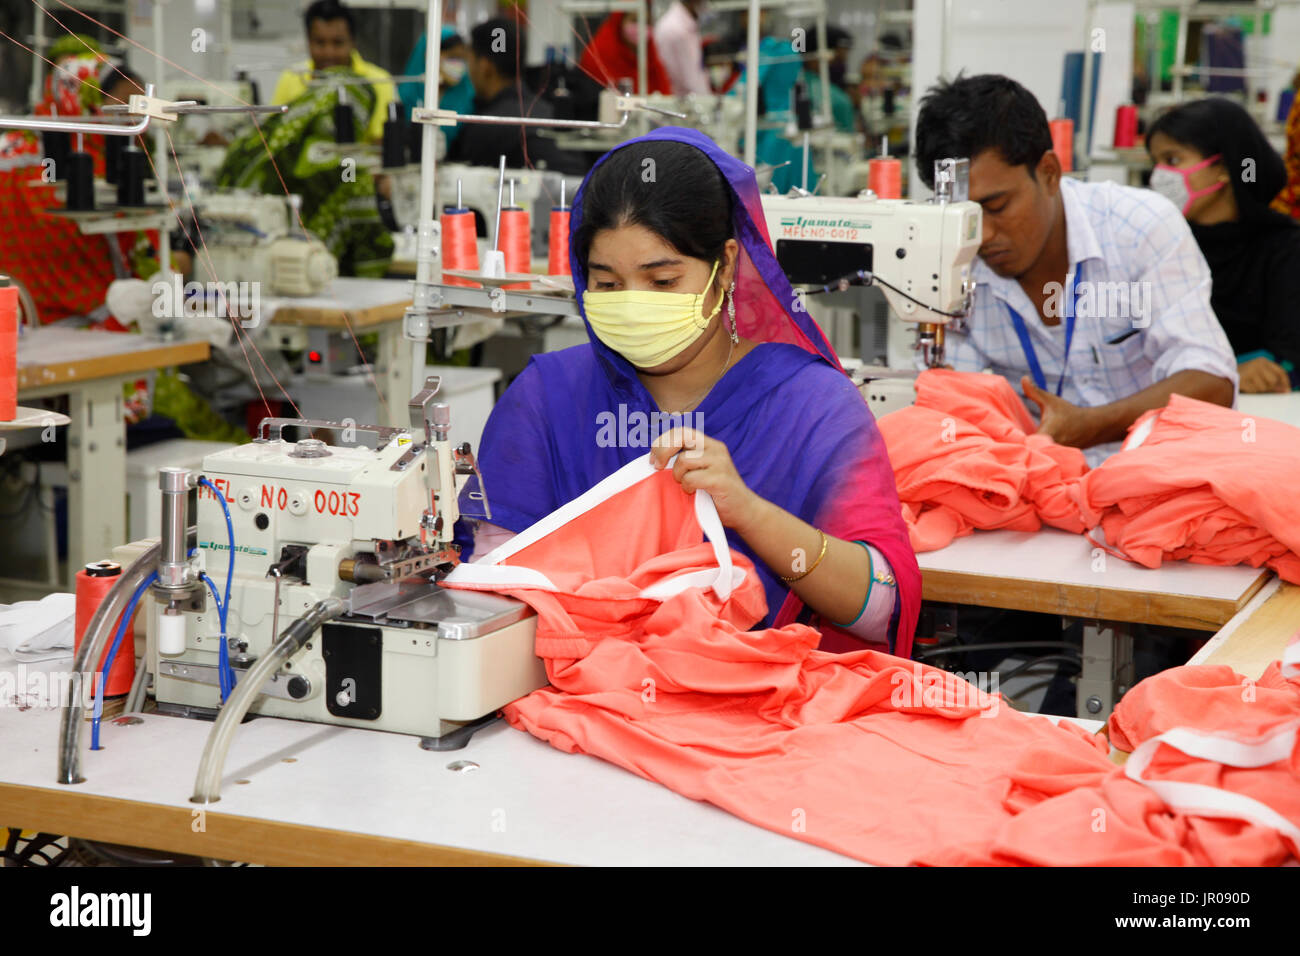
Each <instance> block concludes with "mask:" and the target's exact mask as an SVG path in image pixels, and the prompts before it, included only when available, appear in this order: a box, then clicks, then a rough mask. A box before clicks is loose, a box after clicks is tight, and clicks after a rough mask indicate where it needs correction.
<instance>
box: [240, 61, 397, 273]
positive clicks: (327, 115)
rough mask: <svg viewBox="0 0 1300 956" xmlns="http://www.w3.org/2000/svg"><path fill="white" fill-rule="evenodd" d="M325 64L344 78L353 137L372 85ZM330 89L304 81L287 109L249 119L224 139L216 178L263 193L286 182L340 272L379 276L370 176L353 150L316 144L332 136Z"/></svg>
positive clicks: (384, 234) (381, 255)
mask: <svg viewBox="0 0 1300 956" xmlns="http://www.w3.org/2000/svg"><path fill="white" fill-rule="evenodd" d="M328 72H330V73H335V74H339V75H340V76H341V77H343V78H345V79H344V81H343V88H344V89H345V90H346V91H347V96H348V101H349V102H350V103H351V104H352V109H353V126H354V136H355V139H356V140H357V141H358V142H359V141H360V140H361V139H362V137H363V136H364V134H365V128H366V122H367V118H368V117H369V116H370V111H371V109H372V108H373V106H374V101H375V92H374V87H373V86H372V85H370V84H368V83H353V82H347V79H346V78H352V79H355V78H356V76H355V74H353V73H352V72H351V71H349V70H347V69H346V68H343V67H340V68H338V69H336V70H330V71H328ZM336 90H337V86H335V85H333V84H330V85H327V86H316V87H311V88H310V89H309V90H308V91H307V92H306V93H304V94H303V95H302V96H300V97H299V98H298V99H296V100H294V101H293V102H292V103H290V104H289V111H288V112H287V113H280V114H274V115H272V116H270V117H268V118H266V119H264V120H259V121H258V122H259V123H260V124H261V131H260V132H259V131H258V129H257V128H256V126H255V127H254V128H253V129H250V130H249V132H248V133H247V134H246V135H245V136H243V137H241V138H240V139H238V140H236V141H235V142H234V143H233V144H231V146H230V149H229V150H228V151H227V152H226V158H225V160H224V161H223V162H222V164H221V169H220V171H219V172H218V173H217V186H218V187H219V188H231V187H235V188H240V189H250V190H254V191H257V192H264V193H282V192H284V190H285V189H286V188H287V189H288V191H289V192H290V193H297V194H298V195H299V196H301V197H302V222H303V225H304V226H306V227H307V229H308V231H310V232H311V233H313V234H314V235H316V236H318V237H320V239H321V241H322V242H324V243H325V245H326V246H327V247H328V248H329V250H330V252H332V253H333V254H334V255H335V256H336V257H338V260H339V274H340V275H353V276H369V277H378V276H382V275H384V273H385V271H386V270H387V269H388V260H389V259H390V258H391V257H392V254H393V239H392V236H390V235H389V233H388V230H387V229H385V228H384V225H383V222H382V221H381V220H380V218H379V211H378V209H377V207H376V205H375V184H374V179H373V178H372V177H371V175H370V173H369V172H368V171H367V170H366V169H365V168H363V166H362V164H361V163H360V161H359V160H360V156H359V155H358V156H357V157H347V156H346V155H344V156H342V157H340V156H339V155H338V151H337V150H331V149H329V148H325V149H322V148H321V147H322V145H324V146H326V147H328V146H329V145H331V144H333V142H334V104H335V103H336V102H338V95H337V92H336ZM263 137H265V143H263ZM268 147H269V153H268ZM272 156H274V157H275V163H274V164H272V162H271V157H272ZM277 167H278V170H279V172H278V173H277ZM281 177H283V178H284V183H283V185H281V182H280V179H281Z"/></svg>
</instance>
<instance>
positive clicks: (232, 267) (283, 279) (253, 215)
mask: <svg viewBox="0 0 1300 956" xmlns="http://www.w3.org/2000/svg"><path fill="white" fill-rule="evenodd" d="M299 205H300V199H299V197H298V196H271V195H263V194H260V193H250V192H244V191H242V190H230V191H227V192H220V193H205V194H204V195H203V196H202V197H201V198H198V199H196V200H195V202H194V206H195V211H196V212H197V213H198V216H199V219H200V221H201V222H202V223H203V230H204V239H205V243H206V249H207V253H208V255H207V257H206V258H205V257H200V258H199V259H198V260H197V261H196V266H195V268H196V271H197V272H215V273H216V274H215V275H209V276H208V278H209V279H210V280H211V281H220V282H250V283H252V282H256V283H259V284H260V287H261V289H262V290H263V292H265V293H266V294H269V295H316V294H317V293H319V292H321V291H322V290H323V289H324V288H325V287H326V286H327V285H329V284H330V283H331V282H333V281H334V279H335V277H336V276H337V275H338V271H339V269H338V260H336V259H335V258H334V256H333V255H332V254H331V253H330V251H329V249H327V248H326V247H325V244H324V243H323V242H321V241H320V240H319V239H318V238H316V237H315V236H313V235H311V234H310V233H305V232H303V231H302V230H301V229H300V228H299V227H298V207H299ZM206 259H210V260H211V269H210V270H209V268H208V263H207V261H206Z"/></svg>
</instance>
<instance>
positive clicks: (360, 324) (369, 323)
mask: <svg viewBox="0 0 1300 956" xmlns="http://www.w3.org/2000/svg"><path fill="white" fill-rule="evenodd" d="M414 304H415V300H414V299H407V300H404V301H402V302H392V303H388V304H386V305H372V306H370V307H369V308H366V309H361V310H357V311H354V310H351V309H339V308H330V309H321V308H316V307H314V306H307V307H303V306H294V305H290V306H284V307H281V308H279V309H276V310H275V315H273V316H272V317H271V324H272V325H297V326H302V327H305V328H318V329H344V328H349V327H351V328H353V329H369V328H372V327H374V326H376V325H383V324H384V323H386V322H396V321H397V320H398V319H400V318H402V316H404V315H406V310H407V309H408V308H409V307H410V306H412V305H414Z"/></svg>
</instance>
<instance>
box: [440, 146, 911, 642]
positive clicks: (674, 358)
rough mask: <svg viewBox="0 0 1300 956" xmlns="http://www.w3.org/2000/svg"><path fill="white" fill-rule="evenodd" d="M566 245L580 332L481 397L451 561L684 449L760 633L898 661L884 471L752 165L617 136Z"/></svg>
mask: <svg viewBox="0 0 1300 956" xmlns="http://www.w3.org/2000/svg"><path fill="white" fill-rule="evenodd" d="M569 248H570V256H571V265H572V270H573V277H574V284H575V287H576V292H577V297H578V302H579V304H580V307H581V310H582V313H583V317H584V318H585V320H586V322H587V326H588V330H589V333H590V337H591V342H590V344H588V345H584V346H578V347H575V348H571V349H566V350H564V351H562V352H554V353H550V354H546V355H537V356H534V357H533V359H532V361H531V362H530V363H529V366H528V367H527V368H526V369H525V370H524V371H523V372H522V373H521V374H520V375H519V377H518V378H517V379H516V380H515V381H514V382H513V383H512V384H511V386H510V388H509V389H508V390H507V391H506V393H505V395H503V396H502V398H501V401H500V402H498V403H497V406H496V408H495V409H494V410H493V412H492V416H491V418H490V419H489V420H488V424H487V428H486V430H485V432H484V436H483V443H482V448H481V449H480V455H479V467H480V469H481V470H482V472H483V477H484V484H485V485H486V487H487V489H488V493H489V496H490V500H491V505H492V523H493V525H494V526H496V527H495V528H491V527H488V528H486V529H485V527H484V526H482V525H480V527H479V536H478V537H477V539H476V538H474V537H473V534H472V530H471V529H470V528H468V527H465V528H462V529H460V531H461V533H460V540H461V542H462V546H463V547H464V548H465V549H466V552H465V553H466V555H469V554H470V551H471V549H474V550H483V549H484V548H485V547H490V546H491V545H494V544H496V543H498V542H499V541H500V538H501V537H502V536H503V535H507V534H509V533H510V532H515V533H517V532H519V531H522V530H524V529H525V528H527V527H528V526H530V525H531V524H533V523H535V522H536V521H537V520H538V519H540V518H542V517H544V516H545V515H547V514H549V513H550V512H552V511H554V510H555V509H556V508H558V507H560V506H561V505H562V504H564V503H565V502H567V501H570V500H572V499H573V498H575V497H577V496H578V495H580V494H582V493H583V492H585V491H587V490H588V489H589V488H590V487H591V486H593V485H594V484H596V483H597V482H598V481H600V480H601V479H603V478H605V477H607V476H608V475H610V474H612V473H613V472H615V471H616V470H618V469H619V468H620V467H622V466H623V465H625V464H627V463H628V462H629V461H631V460H632V459H634V458H637V457H639V456H641V455H645V454H647V453H649V454H650V455H651V458H652V461H654V462H655V463H656V465H657V466H659V467H663V466H664V465H666V464H667V462H668V461H669V459H671V458H672V457H673V455H674V454H676V453H677V452H679V451H683V452H685V453H683V454H680V455H678V456H677V459H676V462H675V463H674V466H673V474H674V476H675V477H676V478H677V480H678V481H679V482H680V483H681V485H682V487H683V488H684V489H686V490H687V491H690V492H695V491H699V490H704V491H707V492H709V494H710V495H711V496H712V498H713V500H714V502H715V504H716V505H717V510H718V514H719V517H720V518H721V519H722V522H723V524H724V525H725V526H726V527H727V529H728V539H729V541H730V543H731V546H732V547H733V548H736V549H737V550H739V551H741V552H743V553H744V554H746V555H747V556H748V557H750V558H751V559H752V560H753V561H754V564H755V567H756V569H757V570H758V573H759V575H760V577H761V578H762V580H763V584H764V590H765V592H766V595H767V601H768V614H767V617H766V618H765V619H764V621H762V622H760V624H759V626H783V625H785V624H788V623H791V622H792V621H796V620H800V621H808V622H811V623H813V624H814V625H815V626H818V627H820V628H821V630H822V633H823V640H822V645H821V646H822V648H823V649H827V650H851V649H860V648H862V647H864V646H875V647H877V648H884V647H886V646H888V647H889V648H890V649H892V650H893V652H894V653H897V654H899V655H901V656H907V655H908V654H909V653H910V650H911V642H912V633H913V631H914V629H915V625H916V615H917V611H918V608H919V605H920V589H921V588H920V572H919V571H918V570H917V565H916V558H915V556H914V555H913V553H912V550H911V547H910V545H909V544H908V540H907V532H906V529H905V527H904V525H903V522H902V518H901V514H900V509H899V503H898V495H897V492H896V490H895V488H894V479H893V471H892V469H891V468H890V465H889V459H888V457H887V455H886V452H885V449H884V445H883V443H882V442H881V439H880V436H879V433H878V432H877V431H876V427H875V422H874V420H873V419H872V417H871V413H870V412H869V411H868V409H867V407H866V403H865V402H864V401H863V399H862V397H861V395H860V394H859V393H858V391H857V389H856V388H854V386H853V384H852V383H851V382H850V381H849V379H848V377H847V376H846V375H845V374H844V372H843V370H842V369H841V367H840V365H839V361H838V359H837V358H836V357H835V354H834V352H833V351H832V350H831V348H830V346H829V345H828V344H827V342H826V338H825V336H824V335H823V334H822V332H821V330H820V329H819V328H818V327H817V325H816V323H815V322H814V321H813V320H812V319H811V318H810V317H809V315H808V313H807V312H806V311H804V310H803V309H802V302H801V301H800V300H799V299H798V298H797V297H796V296H795V295H794V293H793V290H792V289H791V288H790V285H789V283H788V282H787V281H786V279H785V276H784V275H783V274H782V273H781V270H780V267H779V266H778V265H777V263H776V260H775V257H774V256H773V254H772V249H771V244H770V242H769V240H768V237H767V231H766V227H765V225H764V220H763V217H762V211H761V207H760V205H759V193H758V186H757V184H756V182H755V181H754V174H753V170H752V169H750V168H749V167H748V166H745V165H744V164H743V163H741V162H740V161H739V160H737V159H735V158H734V157H732V156H729V155H727V154H726V153H725V152H723V151H722V150H721V149H719V148H718V147H717V146H716V144H714V143H713V141H712V140H710V139H709V138H708V137H707V136H704V135H703V134H701V133H698V132H695V131H693V130H684V129H678V128H673V127H667V128H663V129H659V130H656V131H654V132H653V133H651V134H649V135H647V136H643V137H640V138H638V139H634V140H631V141H629V142H628V143H625V144H623V145H622V146H620V147H618V148H617V149H615V150H613V151H611V152H610V153H608V154H606V155H605V156H604V157H602V159H601V160H600V161H599V162H598V163H597V164H596V166H595V167H594V168H593V170H592V172H591V173H590V174H588V177H587V180H586V181H585V182H584V183H583V186H582V189H581V190H579V192H578V194H577V196H576V198H575V200H574V207H573V216H572V221H571V234H570V244H569ZM473 491H474V489H471V488H467V489H466V494H465V495H464V496H463V498H462V504H461V508H462V512H463V513H465V514H469V515H473V514H476V513H479V511H478V506H477V505H476V503H475V500H474V499H473V498H471V497H470V495H471V494H472V493H473ZM502 529H504V530H502Z"/></svg>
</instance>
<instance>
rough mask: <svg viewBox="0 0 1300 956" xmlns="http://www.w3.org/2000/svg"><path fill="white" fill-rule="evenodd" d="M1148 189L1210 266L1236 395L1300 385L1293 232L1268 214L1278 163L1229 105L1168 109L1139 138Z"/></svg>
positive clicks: (1278, 181) (1299, 291)
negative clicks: (1237, 382) (1183, 221)
mask: <svg viewBox="0 0 1300 956" xmlns="http://www.w3.org/2000/svg"><path fill="white" fill-rule="evenodd" d="M1146 145H1147V151H1148V152H1149V153H1150V154H1151V159H1152V160H1153V161H1154V162H1155V163H1156V167H1155V169H1154V170H1153V171H1152V173H1151V188H1152V189H1154V190H1155V191H1156V192H1158V193H1160V194H1161V195H1163V196H1166V197H1168V198H1169V200H1170V201H1172V202H1173V204H1174V205H1175V206H1177V207H1178V208H1179V210H1180V211H1181V212H1182V214H1183V215H1184V216H1185V217H1186V218H1187V221H1188V224H1189V225H1190V226H1191V229H1192V235H1193V236H1195V237H1196V242H1197V245H1199V246H1200V248H1201V252H1202V253H1203V254H1204V255H1205V259H1206V261H1207V262H1208V263H1209V264H1210V272H1211V273H1212V275H1213V277H1214V287H1213V291H1212V293H1211V296H1210V302H1211V304H1212V305H1213V306H1214V312H1215V314H1216V315H1217V316H1218V317H1219V322H1220V323H1221V324H1222V325H1223V330H1224V332H1226V333H1227V335H1228V341H1229V342H1231V343H1232V349H1233V351H1234V352H1235V353H1236V355H1237V373H1238V374H1239V375H1240V376H1241V390H1242V391H1243V392H1288V391H1290V390H1291V389H1292V388H1293V387H1295V386H1297V385H1300V376H1298V375H1297V369H1298V368H1300V305H1298V304H1297V303H1300V225H1297V223H1296V222H1295V220H1293V219H1291V217H1289V216H1285V215H1283V214H1282V213H1280V212H1275V211H1274V210H1272V209H1270V208H1269V202H1270V200H1272V199H1273V197H1274V196H1276V195H1277V193H1278V190H1280V189H1281V188H1282V186H1283V185H1284V184H1285V182H1286V169H1285V166H1284V165H1283V163H1282V158H1281V157H1280V156H1278V154H1277V153H1276V152H1275V151H1274V150H1273V147H1272V146H1270V145H1269V143H1268V140H1267V139H1265V137H1264V134H1263V133H1262V132H1260V129H1259V127H1258V126H1256V125H1255V121H1254V120H1253V119H1251V118H1250V114H1248V113H1247V112H1246V111H1245V110H1244V109H1242V108H1241V107H1240V106H1238V105H1237V104H1236V103H1234V102H1232V101H1231V100H1225V99H1220V98H1218V97H1212V98H1209V99H1204V100H1196V101H1194V102H1191V103H1184V104H1182V105H1181V106H1176V107H1174V108H1173V109H1171V110H1170V111H1169V112H1167V113H1165V114H1163V115H1162V116H1160V117H1159V118H1158V119H1156V121H1155V122H1154V123H1153V124H1152V125H1151V129H1150V130H1149V131H1148V132H1147V139H1146Z"/></svg>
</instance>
